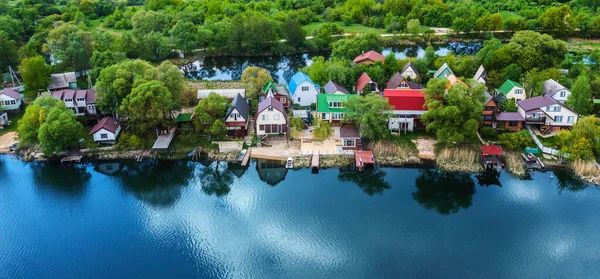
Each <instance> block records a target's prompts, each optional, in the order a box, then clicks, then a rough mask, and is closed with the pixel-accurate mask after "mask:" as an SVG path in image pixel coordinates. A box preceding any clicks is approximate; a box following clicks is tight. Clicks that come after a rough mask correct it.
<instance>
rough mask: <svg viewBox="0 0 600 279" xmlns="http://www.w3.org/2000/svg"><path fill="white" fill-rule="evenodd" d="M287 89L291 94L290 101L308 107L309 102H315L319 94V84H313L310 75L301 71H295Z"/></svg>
mask: <svg viewBox="0 0 600 279" xmlns="http://www.w3.org/2000/svg"><path fill="white" fill-rule="evenodd" d="M288 89H289V91H290V94H292V103H294V104H297V105H299V106H301V107H308V106H310V105H311V104H315V103H317V94H319V90H320V86H319V85H318V84H315V83H314V82H313V81H312V80H311V79H310V77H308V76H307V75H306V74H304V73H302V72H297V73H296V74H295V75H294V76H293V77H292V79H290V82H289V83H288Z"/></svg>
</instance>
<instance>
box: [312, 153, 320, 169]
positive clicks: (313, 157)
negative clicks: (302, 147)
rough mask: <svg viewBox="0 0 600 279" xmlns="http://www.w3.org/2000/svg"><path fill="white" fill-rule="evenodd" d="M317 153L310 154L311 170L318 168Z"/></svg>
mask: <svg viewBox="0 0 600 279" xmlns="http://www.w3.org/2000/svg"><path fill="white" fill-rule="evenodd" d="M319 159H320V157H319V154H313V155H312V162H311V166H312V170H313V171H315V170H317V171H318V170H319Z"/></svg>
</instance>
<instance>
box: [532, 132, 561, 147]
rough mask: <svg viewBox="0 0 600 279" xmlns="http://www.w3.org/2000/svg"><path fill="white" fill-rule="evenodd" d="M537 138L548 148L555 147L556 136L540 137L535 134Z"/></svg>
mask: <svg viewBox="0 0 600 279" xmlns="http://www.w3.org/2000/svg"><path fill="white" fill-rule="evenodd" d="M536 136H537V135H536ZM537 138H538V139H539V140H540V141H541V142H542V144H543V145H544V146H545V147H550V148H554V147H556V137H549V138H542V137H540V136H537Z"/></svg>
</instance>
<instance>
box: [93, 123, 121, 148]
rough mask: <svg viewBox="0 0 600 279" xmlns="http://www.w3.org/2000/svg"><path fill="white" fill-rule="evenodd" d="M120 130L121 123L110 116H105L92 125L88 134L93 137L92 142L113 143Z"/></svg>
mask: <svg viewBox="0 0 600 279" xmlns="http://www.w3.org/2000/svg"><path fill="white" fill-rule="evenodd" d="M120 132H121V124H119V122H117V121H116V120H115V119H114V118H112V117H111V116H107V117H104V118H102V120H100V121H99V122H98V124H96V125H94V127H93V128H92V130H90V135H92V137H93V138H94V142H97V143H106V144H115V143H116V142H117V137H118V136H119V133H120Z"/></svg>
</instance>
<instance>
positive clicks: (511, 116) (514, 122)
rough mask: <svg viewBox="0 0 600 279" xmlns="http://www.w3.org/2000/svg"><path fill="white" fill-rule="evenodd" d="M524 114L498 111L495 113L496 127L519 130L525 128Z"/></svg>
mask: <svg viewBox="0 0 600 279" xmlns="http://www.w3.org/2000/svg"><path fill="white" fill-rule="evenodd" d="M524 121H525V119H523V116H521V114H520V113H518V112H499V111H498V112H496V113H494V124H493V126H494V128H497V129H508V130H511V131H515V132H516V131H519V130H521V129H522V128H523V122H524Z"/></svg>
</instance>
